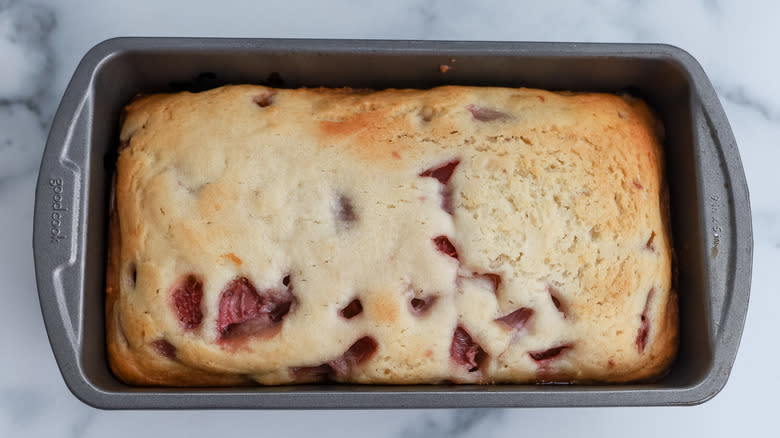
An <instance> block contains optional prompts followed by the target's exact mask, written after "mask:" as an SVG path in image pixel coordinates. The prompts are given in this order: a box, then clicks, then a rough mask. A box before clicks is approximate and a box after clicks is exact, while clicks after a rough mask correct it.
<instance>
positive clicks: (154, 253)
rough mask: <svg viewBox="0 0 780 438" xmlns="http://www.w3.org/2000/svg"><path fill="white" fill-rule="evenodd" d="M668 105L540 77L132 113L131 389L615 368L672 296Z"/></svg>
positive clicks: (127, 284)
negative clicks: (543, 85)
mask: <svg viewBox="0 0 780 438" xmlns="http://www.w3.org/2000/svg"><path fill="white" fill-rule="evenodd" d="M660 135H662V134H661V129H660V124H659V123H658V122H657V120H656V119H655V118H654V116H653V114H652V113H651V111H650V110H649V109H648V107H647V106H646V105H645V104H644V103H643V102H642V101H640V100H638V99H635V98H631V97H628V96H616V95H608V94H596V93H565V92H548V91H543V90H535V89H522V88H521V89H511V88H489V87H460V86H450V87H440V88H434V89H431V90H385V91H376V92H375V91H368V90H351V89H296V90H289V89H272V88H267V87H262V86H254V85H240V86H226V87H221V88H217V89H213V90H210V91H206V92H202V93H197V94H192V93H178V94H168V95H152V96H146V97H143V98H140V99H137V100H135V101H133V102H132V103H130V104H129V105H128V106H127V108H126V117H125V120H124V123H123V125H122V129H121V138H120V140H121V147H120V153H119V158H118V161H117V178H116V189H115V191H116V198H115V202H112V208H111V239H110V240H111V242H110V253H109V269H108V271H109V272H108V276H107V298H108V299H107V318H106V320H107V329H108V336H107V339H108V347H109V360H110V363H111V366H112V368H113V370H114V372H115V373H116V374H117V375H118V376H119V377H120V378H122V379H123V380H125V381H126V382H129V383H133V384H145V385H148V384H153V385H179V386H186V385H234V384H242V383H250V382H252V381H254V382H259V383H261V384H284V383H295V382H312V381H319V380H326V379H329V380H336V381H344V382H359V383H399V384H400V383H438V382H442V381H452V382H457V383H501V382H540V381H545V382H546V381H565V382H593V381H611V382H624V381H632V380H638V379H647V378H651V377H653V376H656V375H658V374H659V373H661V372H662V371H663V370H664V369H665V368H666V367H667V366H668V365H669V364H670V362H671V360H673V358H674V355H675V352H676V347H677V301H676V295H675V292H674V291H673V290H672V282H671V272H672V266H671V260H672V258H671V244H670V234H669V226H668V208H667V203H666V197H665V193H666V192H665V190H666V189H665V186H664V184H665V183H664V178H663V157H662V148H661V146H660V138H659V137H660Z"/></svg>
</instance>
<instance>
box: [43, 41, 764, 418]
mask: <svg viewBox="0 0 780 438" xmlns="http://www.w3.org/2000/svg"><path fill="white" fill-rule="evenodd" d="M452 60H454V61H452ZM440 65H449V66H451V68H450V70H449V71H447V72H446V73H442V71H440V69H439V66H440ZM226 83H270V84H271V85H276V86H279V85H282V86H285V87H299V86H309V87H314V86H326V87H341V86H351V87H361V88H363V87H367V88H377V89H381V88H403V87H411V88H427V87H433V86H436V85H445V84H459V85H500V86H524V87H538V88H546V89H552V90H588V91H607V92H626V91H628V92H630V93H632V94H636V95H638V96H640V97H643V98H644V99H646V100H647V101H648V102H649V103H650V104H651V105H652V106H653V107H654V108H655V109H656V110H657V112H658V114H659V115H660V116H661V118H662V119H663V122H664V125H665V129H666V142H665V149H666V161H667V168H666V172H667V176H668V181H669V188H670V192H671V193H670V200H671V211H672V231H673V237H674V246H675V252H676V255H677V267H678V270H679V277H678V291H679V297H680V329H681V331H680V333H681V343H680V352H679V356H678V358H677V360H676V362H675V363H674V365H673V366H672V368H671V370H670V371H669V373H668V374H667V375H666V376H665V377H663V378H662V379H660V380H659V381H657V382H654V383H643V384H631V385H596V386H569V385H496V386H471V385H464V386H457V385H442V386H433V385H419V386H360V385H337V384H327V385H326V384H321V385H306V386H285V387H246V388H205V389H202V388H201V389H194V388H193V389H188V388H144V387H131V386H128V385H126V384H124V383H122V382H121V381H119V380H118V379H117V378H116V377H115V376H114V375H113V374H112V373H111V371H110V369H109V367H108V362H107V359H106V347H105V328H104V327H105V326H104V285H105V280H104V276H105V265H106V240H107V239H106V236H107V224H108V220H107V217H108V216H107V206H108V199H109V189H110V181H111V174H112V172H113V165H114V160H115V158H116V153H115V150H116V148H117V146H118V121H119V117H120V111H121V109H122V107H123V106H124V105H125V104H126V103H127V102H128V101H129V100H130V99H131V98H132V97H133V96H134V95H136V94H137V93H150V92H166V91H178V90H182V89H190V90H196V91H197V90H202V89H207V88H211V87H215V86H218V85H222V84H226ZM33 233H34V235H33V246H34V252H35V269H36V276H37V282H38V293H39V295H40V302H41V309H42V312H43V316H44V320H45V323H46V329H47V331H48V335H49V339H50V341H51V346H52V349H53V351H54V356H55V358H56V360H57V364H58V365H59V368H60V371H61V372H62V375H63V377H64V379H65V382H66V384H67V385H68V387H69V388H70V389H71V391H73V393H74V394H75V395H76V396H77V397H78V398H80V399H81V400H83V401H84V402H85V403H87V404H90V405H92V406H96V407H100V408H166V409H171V408H423V407H437V408H438V407H497V406H505V407H521V406H529V407H530V406H616V405H689V404H696V403H701V402H704V401H706V400H708V399H709V398H711V397H713V396H714V395H715V394H716V393H718V391H720V389H721V388H722V387H723V385H725V383H726V380H727V379H728V376H729V372H730V371H731V367H732V364H733V362H734V358H735V355H736V353H737V348H738V346H739V341H740V337H741V334H742V328H743V325H744V320H745V315H746V313H747V305H748V295H749V290H750V276H751V266H752V252H753V236H752V230H751V217H750V205H749V201H748V189H747V185H746V182H745V176H744V172H743V170H742V164H741V162H740V158H739V153H738V150H737V145H736V143H735V141H734V136H733V134H732V132H731V129H730V127H729V124H728V121H727V120H726V116H725V114H724V112H723V108H722V107H721V105H720V102H719V101H718V98H717V96H716V94H715V91H714V90H713V88H712V85H711V84H710V82H709V80H708V79H707V77H706V75H705V73H704V71H703V70H702V69H701V67H700V66H699V64H698V63H697V62H696V61H695V60H694V59H693V58H692V57H691V56H690V55H688V54H687V53H686V52H684V51H682V50H680V49H678V48H675V47H671V46H666V45H638V44H572V43H514V42H441V41H354V40H352V41H350V40H274V39H270V40H269V39H189V38H119V39H113V40H109V41H106V42H103V43H101V44H98V45H97V46H96V47H94V48H93V49H92V50H90V51H89V53H87V54H86V56H85V57H84V59H83V60H82V61H81V64H80V65H79V66H78V68H77V70H76V72H75V74H74V76H73V79H72V80H71V82H70V85H69V86H68V88H67V90H66V92H65V95H64V96H63V98H62V103H61V104H60V107H59V110H58V111H57V114H56V116H55V118H54V122H53V125H52V127H51V132H50V134H49V138H48V141H47V144H46V151H45V153H44V155H43V161H42V163H41V169H40V176H39V179H38V186H37V191H36V199H35V219H34V232H33Z"/></svg>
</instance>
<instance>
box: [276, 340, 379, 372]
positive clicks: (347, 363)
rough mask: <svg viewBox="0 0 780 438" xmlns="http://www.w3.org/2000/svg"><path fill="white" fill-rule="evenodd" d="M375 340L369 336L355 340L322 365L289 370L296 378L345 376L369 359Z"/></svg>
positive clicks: (373, 351)
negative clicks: (343, 350) (337, 355)
mask: <svg viewBox="0 0 780 438" xmlns="http://www.w3.org/2000/svg"><path fill="white" fill-rule="evenodd" d="M377 346H378V344H377V342H376V340H374V338H372V337H370V336H363V337H362V338H360V339H358V340H357V341H355V343H354V344H352V346H350V347H349V348H348V349H347V351H345V352H344V354H342V355H341V356H339V357H337V358H335V359H333V360H331V361H330V362H327V363H324V364H322V365H317V366H312V367H295V368H292V369H291V370H290V372H291V373H292V375H293V377H295V379H297V380H320V379H324V378H328V377H330V378H335V377H342V378H344V377H347V376H349V375H350V374H351V372H352V370H353V369H354V368H355V367H357V366H358V365H361V364H363V363H364V362H365V361H367V360H369V359H371V357H372V356H373V355H374V354H375V353H376V350H377Z"/></svg>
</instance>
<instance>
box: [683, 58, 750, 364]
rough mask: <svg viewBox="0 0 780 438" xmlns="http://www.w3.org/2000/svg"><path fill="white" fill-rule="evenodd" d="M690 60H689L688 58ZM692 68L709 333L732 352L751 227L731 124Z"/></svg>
mask: <svg viewBox="0 0 780 438" xmlns="http://www.w3.org/2000/svg"><path fill="white" fill-rule="evenodd" d="M694 62H695V61H694ZM697 67H698V69H695V70H694V71H693V74H694V75H697V73H699V72H700V73H701V75H700V76H699V77H696V80H695V81H694V83H695V84H696V88H697V92H698V95H699V101H700V105H699V106H698V108H694V110H693V111H694V114H693V116H694V125H695V126H697V128H696V130H695V134H694V135H695V136H696V137H697V139H696V140H697V142H699V144H701V145H702V148H701V150H700V151H699V156H698V157H697V158H698V161H699V169H698V171H699V174H700V175H701V177H702V180H703V181H704V183H703V184H701V186H700V189H699V190H700V194H699V196H701V199H702V201H703V203H705V204H706V205H707V207H708V208H706V209H705V211H704V214H703V218H702V220H703V222H704V223H703V224H702V225H703V226H702V230H703V233H704V236H703V237H704V242H706V245H707V247H706V248H705V250H706V264H707V270H708V274H709V275H708V282H709V284H708V289H709V291H710V296H709V299H710V303H709V304H710V311H711V321H710V322H711V327H712V330H711V335H712V338H711V339H712V340H713V343H714V344H713V345H714V347H715V350H716V354H718V353H717V352H718V350H720V353H721V354H726V355H728V356H731V358H732V362H733V358H734V357H735V356H736V352H737V349H738V347H739V341H740V338H741V336H742V329H743V327H744V324H745V317H746V315H747V307H748V301H749V297H750V282H751V272H752V266H753V230H752V217H751V212H750V196H749V193H748V186H747V181H746V179H745V172H744V170H743V168H742V161H741V159H740V157H739V150H738V148H737V142H736V140H735V138H734V134H733V133H732V131H731V126H730V125H729V121H728V119H727V117H726V113H725V111H724V110H723V106H722V105H721V103H720V100H719V99H718V96H717V94H716V92H715V89H714V88H713V86H712V84H711V83H710V81H709V79H707V77H706V75H704V72H703V71H702V70H701V67H700V66H698V63H697Z"/></svg>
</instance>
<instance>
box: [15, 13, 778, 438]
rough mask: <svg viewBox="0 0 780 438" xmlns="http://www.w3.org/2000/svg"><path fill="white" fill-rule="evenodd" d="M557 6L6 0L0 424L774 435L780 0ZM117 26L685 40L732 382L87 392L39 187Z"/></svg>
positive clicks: (50, 431)
mask: <svg viewBox="0 0 780 438" xmlns="http://www.w3.org/2000/svg"><path fill="white" fill-rule="evenodd" d="M566 3H569V2H563V1H556V0H548V1H545V2H531V1H528V2H521V1H512V0H501V1H495V2H486V1H485V2H480V1H476V0H453V1H444V0H395V1H366V0H331V1H328V2H319V1H314V0H309V1H297V0H288V1H274V2H261V1H253V0H244V1H228V0H222V1H218V2H211V1H204V0H201V1H184V0H175V1H167V2H166V1H159V0H156V1H151V0H133V1H127V0H103V1H99V2H98V1H87V0H70V1H60V0H37V1H29V2H27V1H14V0H10V1H9V0H0V281H2V287H0V291H1V292H0V293H1V294H2V295H1V296H2V305H0V328H1V330H0V340H1V341H2V344H1V345H2V351H3V353H2V355H0V436H3V437H16V436H42V437H49V436H68V437H102V436H108V435H111V436H113V437H116V438H121V437H125V436H126V437H137V436H144V435H145V434H147V433H149V432H152V433H153V434H154V435H160V436H186V437H194V436H223V435H228V434H229V436H257V435H260V436H262V435H264V434H266V435H277V434H279V435H293V436H312V435H317V436H321V437H329V436H334V437H336V436H338V437H341V436H344V435H353V434H354V435H357V434H359V433H360V434H366V433H369V434H371V435H372V436H377V437H394V436H408V437H416V436H419V437H429V436H430V437H437V436H442V437H445V436H480V437H485V436H498V435H504V434H506V435H509V434H515V435H529V436H536V435H538V434H539V433H542V434H544V436H557V435H564V434H567V435H571V434H575V435H579V434H587V435H596V434H599V436H603V437H607V436H615V437H622V436H625V435H629V434H630V435H631V436H636V437H643V436H644V437H654V436H664V435H665V436H680V435H690V434H693V436H704V434H708V435H709V436H724V437H725V436H734V435H742V434H745V435H752V434H754V433H756V432H758V435H759V436H769V435H772V434H776V433H777V426H776V421H777V418H776V416H777V413H778V408H777V404H776V400H777V395H778V394H777V393H776V392H775V391H779V392H780V372H778V371H777V367H778V363H780V349H778V345H780V344H779V343H778V339H777V333H778V329H777V326H776V325H775V324H774V321H775V319H776V318H777V315H776V314H777V309H778V308H780V288H779V287H778V281H777V280H776V279H775V278H773V277H771V273H772V272H775V271H777V270H778V268H780V191H778V190H777V187H775V186H774V184H775V182H774V181H776V178H777V174H778V170H777V166H778V162H780V141H779V140H778V139H780V80H778V76H780V57H778V55H777V54H778V47H779V46H780V30H778V24H777V17H780V3H778V2H775V1H773V0H764V1H760V2H759V1H754V2H740V1H736V0H734V1H725V0H697V1H690V2H678V1H673V0H664V1H655V2H650V1H638V0H637V1H630V2H629V1H619V0H592V1H587V2H580V3H577V4H573V3H574V2H571V3H572V4H566ZM680 3H686V5H685V6H681V5H680ZM120 35H144V36H236V37H339V38H398V39H460V40H517V41H534V40H537V41H621V42H663V43H670V44H674V45H677V46H680V47H682V48H684V49H686V50H688V51H689V52H691V53H692V54H693V55H694V56H695V57H696V58H697V59H698V60H699V62H700V63H701V64H702V65H703V67H704V69H705V70H706V71H707V73H708V75H709V76H710V78H711V80H712V81H713V83H714V84H715V87H716V88H717V91H718V94H719V96H720V98H721V101H722V102H723V104H724V106H725V109H726V112H727V114H728V117H729V119H730V121H731V124H732V127H733V130H734V133H735V135H736V137H737V141H738V144H739V147H740V152H741V155H742V159H743V163H744V166H745V172H746V174H747V179H748V184H749V186H750V192H751V200H752V211H753V227H754V233H755V260H754V268H753V287H752V295H751V303H750V311H749V314H748V319H747V324H746V327H745V332H744V336H743V339H742V345H741V348H740V351H739V355H738V356H737V360H736V363H735V365H734V368H733V372H732V375H731V379H730V380H729V383H728V385H727V386H726V388H725V389H724V390H723V391H722V392H721V393H720V394H719V395H718V396H717V397H715V399H713V400H712V401H710V402H708V403H705V404H704V405H701V406H697V407H688V408H619V409H616V408H609V409H604V408H601V409H596V408H588V409H526V410H521V409H514V410H512V409H507V410H498V409H494V410H437V411H420V410H408V411H299V412H296V411H282V412H263V411H185V412H107V411H98V410H95V409H93V408H90V407H88V406H86V405H84V404H82V403H81V402H80V401H78V400H77V399H76V398H75V397H73V396H72V395H71V394H70V392H69V391H68V389H67V388H66V387H65V384H64V383H63V380H62V378H61V377H60V374H59V372H58V370H57V367H56V365H55V362H54V358H53V356H52V352H51V350H50V348H49V344H48V340H47V338H46V334H45V332H44V327H43V322H42V320H41V316H40V310H39V307H38V299H37V294H36V288H35V281H34V277H33V265H32V249H31V236H32V226H31V218H32V204H33V190H34V185H35V178H36V174H37V169H38V165H39V160H40V155H41V152H42V150H43V144H44V140H45V137H46V133H47V132H48V127H49V124H50V122H51V119H52V115H53V113H54V110H55V109H56V105H57V104H58V102H59V99H60V96H61V95H62V92H63V90H64V88H65V85H66V84H67V81H68V80H69V78H70V76H71V74H72V73H73V70H74V68H75V67H76V64H77V62H78V61H79V59H80V58H81V56H82V55H83V54H84V53H85V52H86V51H87V50H88V49H89V48H90V47H91V46H93V45H94V44H96V43H98V42H99V41H101V40H104V39H106V38H110V37H114V36H120Z"/></svg>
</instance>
